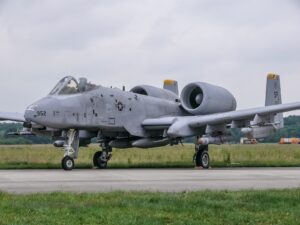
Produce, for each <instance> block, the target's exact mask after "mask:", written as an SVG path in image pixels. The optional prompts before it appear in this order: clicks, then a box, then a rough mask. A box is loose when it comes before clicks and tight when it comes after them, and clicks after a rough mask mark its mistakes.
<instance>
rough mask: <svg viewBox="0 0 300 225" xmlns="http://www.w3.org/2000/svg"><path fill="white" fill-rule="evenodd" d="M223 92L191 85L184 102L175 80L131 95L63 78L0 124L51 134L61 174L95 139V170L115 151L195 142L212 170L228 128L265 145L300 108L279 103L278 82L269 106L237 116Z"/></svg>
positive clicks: (199, 157) (201, 162) (198, 159)
mask: <svg viewBox="0 0 300 225" xmlns="http://www.w3.org/2000/svg"><path fill="white" fill-rule="evenodd" d="M236 106H237V104H236V99H235V98H234V96H233V95H232V94H231V93H230V92H229V91H228V90H226V89H225V88H223V87H219V86H215V85H211V84H208V83H203V82H195V83H190V84H188V85H186V86H185V87H184V88H183V90H182V92H181V94H180V97H179V96H178V85H177V82H176V81H172V80H166V81H165V82H164V88H157V87H153V86H149V85H139V86H136V87H134V88H132V89H131V90H130V91H125V90H121V89H118V88H106V87H102V86H98V85H94V84H91V83H89V82H87V79H86V78H80V79H79V81H77V80H76V79H75V78H73V77H70V76H68V77H64V78H63V79H62V80H60V81H59V83H58V84H57V85H56V86H55V87H54V89H53V90H52V91H51V92H50V93H49V94H48V95H47V96H46V97H44V98H42V99H40V100H39V101H37V102H35V103H33V104H32V105H30V106H29V107H28V108H27V109H26V111H25V114H18V113H0V120H11V121H16V122H23V124H24V129H23V130H22V132H19V134H24V135H27V134H36V135H49V136H51V137H52V140H53V142H54V145H55V146H56V147H61V148H63V150H64V157H63V159H62V168H63V169H65V170H72V169H73V168H74V159H76V158H77V157H78V150H79V146H81V145H88V144H89V143H90V142H91V139H92V138H95V137H96V138H97V140H98V142H99V143H100V146H101V148H102V150H101V151H97V152H96V153H95V154H94V157H93V164H94V166H95V167H98V168H106V167H107V163H108V161H109V160H110V159H111V156H112V148H131V147H137V148H152V147H159V146H165V145H168V144H170V145H174V144H178V143H180V142H181V140H182V139H183V138H186V137H196V145H195V156H194V162H195V164H196V166H199V167H200V166H201V167H203V168H209V166H210V160H209V153H208V145H210V144H222V143H225V142H229V141H230V134H229V132H228V130H229V129H230V128H240V129H241V130H242V132H243V133H244V134H245V135H246V136H247V137H249V138H258V139H260V138H264V137H267V136H269V135H272V134H273V133H274V132H275V131H276V130H278V129H280V128H282V127H283V115H282V113H283V112H286V111H291V110H296V109H300V102H296V103H290V104H282V103H281V90H280V78H279V76H278V75H275V74H269V75H268V77H267V90H266V105H265V106H264V107H260V108H253V109H246V110H237V111H236Z"/></svg>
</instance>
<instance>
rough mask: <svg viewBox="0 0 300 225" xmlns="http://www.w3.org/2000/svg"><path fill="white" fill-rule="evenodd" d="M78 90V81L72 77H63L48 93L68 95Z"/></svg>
mask: <svg viewBox="0 0 300 225" xmlns="http://www.w3.org/2000/svg"><path fill="white" fill-rule="evenodd" d="M78 92H79V89H78V83H77V81H76V80H75V78H73V77H64V78H63V79H61V80H60V81H59V82H58V84H57V85H56V86H55V87H54V88H53V90H52V91H51V92H50V95H70V94H76V93H78Z"/></svg>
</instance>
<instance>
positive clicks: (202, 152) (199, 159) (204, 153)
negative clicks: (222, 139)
mask: <svg viewBox="0 0 300 225" xmlns="http://www.w3.org/2000/svg"><path fill="white" fill-rule="evenodd" d="M194 160H195V164H196V167H203V168H204V169H209V167H210V159H209V153H208V146H207V145H204V146H199V149H198V151H197V152H196V155H195V159H194Z"/></svg>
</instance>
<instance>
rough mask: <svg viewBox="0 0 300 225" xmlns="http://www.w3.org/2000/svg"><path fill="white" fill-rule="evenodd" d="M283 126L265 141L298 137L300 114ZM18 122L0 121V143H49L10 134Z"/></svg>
mask: <svg viewBox="0 0 300 225" xmlns="http://www.w3.org/2000/svg"><path fill="white" fill-rule="evenodd" d="M284 123H285V128H284V129H281V130H279V131H278V132H276V133H275V134H274V135H273V136H271V137H268V138H266V139H265V140H264V142H266V143H277V142H279V140H280V138H288V137H300V116H289V117H286V118H284ZM22 127H23V126H22V124H20V123H0V145H16V144H49V143H51V141H50V140H51V139H50V137H41V136H11V135H8V133H10V132H17V131H20V130H22ZM231 133H232V136H233V141H234V142H236V143H239V141H240V138H241V137H242V136H243V134H242V133H241V132H240V130H239V129H233V130H232V131H231ZM186 142H191V143H192V142H194V139H192V138H189V139H186Z"/></svg>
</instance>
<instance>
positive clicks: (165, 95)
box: [130, 85, 178, 101]
mask: <svg viewBox="0 0 300 225" xmlns="http://www.w3.org/2000/svg"><path fill="white" fill-rule="evenodd" d="M130 91H131V92H133V93H136V94H140V95H146V96H151V97H155V98H161V99H165V100H170V101H174V100H176V99H177V98H178V97H177V95H176V94H174V93H173V92H171V91H169V90H165V89H161V88H157V87H153V86H150V85H140V86H136V87H134V88H132V89H131V90H130Z"/></svg>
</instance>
